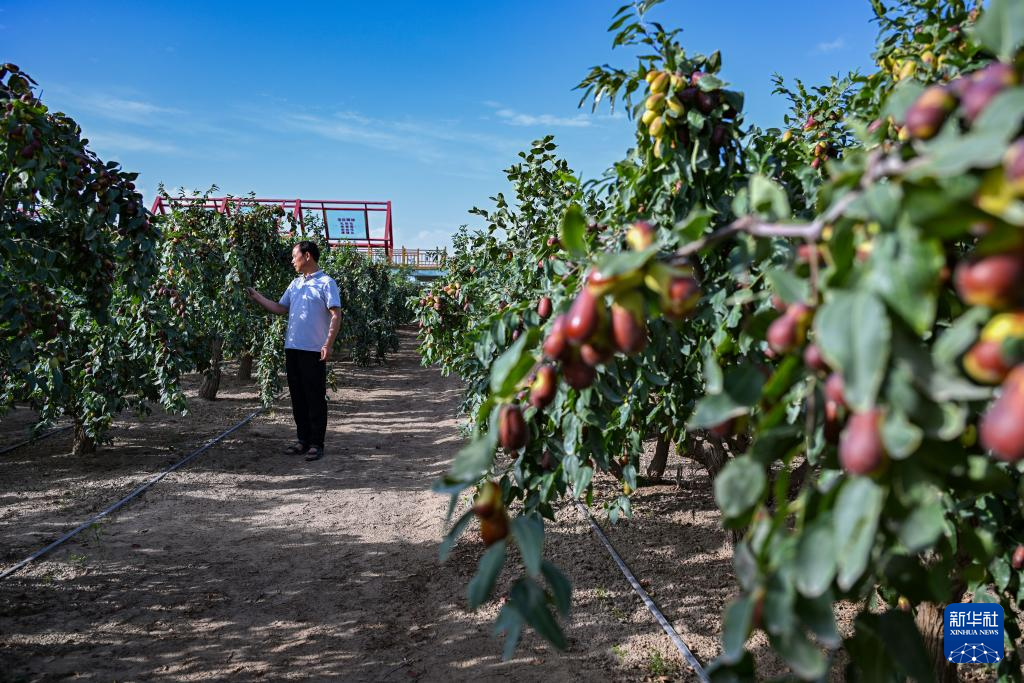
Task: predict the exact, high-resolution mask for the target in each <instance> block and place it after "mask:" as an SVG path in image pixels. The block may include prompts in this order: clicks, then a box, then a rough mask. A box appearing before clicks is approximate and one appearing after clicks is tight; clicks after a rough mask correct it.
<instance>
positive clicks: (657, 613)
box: [0, 500, 711, 683]
mask: <svg viewBox="0 0 1024 683" xmlns="http://www.w3.org/2000/svg"><path fill="white" fill-rule="evenodd" d="M573 502H574V503H576V509H577V510H579V511H580V514H582V515H583V516H584V517H585V518H586V520H587V521H588V522H590V528H591V529H593V530H594V533H595V534H597V538H598V540H600V541H601V544H602V545H604V548H605V550H607V551H608V554H609V555H611V556H612V559H613V560H615V564H617V565H618V566H619V570H620V571H621V572H622V574H623V576H625V577H626V581H629V585H630V586H632V587H633V590H634V591H635V592H636V594H637V595H639V596H640V599H641V600H643V601H644V606H646V607H647V609H648V610H649V611H650V613H651V614H653V615H654V618H655V619H657V620H658V623H659V624H660V625H661V628H662V630H663V631H665V633H666V634H667V635H668V637H669V639H670V640H671V641H672V644H673V645H675V646H676V649H677V650H679V654H681V655H682V656H683V659H685V660H686V662H687V663H688V664H689V665H690V668H691V669H693V673H695V674H696V675H697V678H699V679H700V680H701V681H702V683H710V681H711V679H710V678H708V675H707V673H706V672H705V671H704V667H702V666H701V665H700V662H698V661H697V658H696V657H695V656H694V655H693V653H692V652H690V648H688V647H686V643H684V642H683V639H682V638H680V637H679V634H678V633H676V630H675V629H674V628H672V624H671V623H669V620H668V619H666V618H665V615H664V614H662V612H661V608H659V607H658V605H657V604H656V603H655V602H654V600H652V599H651V596H650V595H648V594H647V591H645V590H644V589H643V587H642V586H641V585H640V582H639V581H637V580H636V577H635V576H633V572H632V571H630V569H629V567H628V566H626V563H625V561H623V559H622V557H621V556H620V555H619V553H617V552H616V551H615V546H613V545H612V542H611V541H609V540H608V537H607V536H605V534H604V531H602V530H601V527H600V526H598V524H597V522H595V521H594V517H593V515H591V514H590V511H589V510H587V508H586V507H584V505H583V503H581V502H580V501H578V500H574V501H573ZM0 578H2V577H0Z"/></svg>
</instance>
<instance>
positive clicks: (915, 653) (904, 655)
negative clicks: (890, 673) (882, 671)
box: [876, 610, 935, 683]
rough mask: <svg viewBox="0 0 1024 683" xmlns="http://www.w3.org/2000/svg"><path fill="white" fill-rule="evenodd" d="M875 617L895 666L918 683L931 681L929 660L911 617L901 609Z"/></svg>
mask: <svg viewBox="0 0 1024 683" xmlns="http://www.w3.org/2000/svg"><path fill="white" fill-rule="evenodd" d="M876 618H877V621H876V628H877V629H878V635H879V637H880V640H881V641H882V642H883V643H885V649H886V650H887V651H888V654H889V658H890V659H891V660H892V661H893V662H894V663H895V664H896V666H898V667H899V668H900V669H902V670H903V671H904V673H906V674H907V675H909V676H910V677H911V678H913V679H914V680H915V681H918V682H919V683H925V682H926V681H934V680H935V676H934V672H933V670H932V667H931V658H930V657H929V656H928V651H927V650H926V649H925V646H924V642H922V640H921V634H920V633H919V632H918V630H917V627H916V626H915V625H914V617H913V616H912V615H911V614H910V613H909V612H904V611H902V610H889V611H888V612H884V613H883V614H880V615H877V617H876Z"/></svg>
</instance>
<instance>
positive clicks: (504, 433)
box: [498, 222, 700, 451]
mask: <svg viewBox="0 0 1024 683" xmlns="http://www.w3.org/2000/svg"><path fill="white" fill-rule="evenodd" d="M654 234H655V231H654V228H653V227H652V226H651V225H650V224H649V223H645V222H639V223H635V224H634V225H632V226H630V228H629V230H628V231H627V235H626V240H627V242H628V243H629V245H630V247H632V248H633V249H634V250H636V251H643V250H646V249H648V248H649V247H651V246H652V245H653V243H654ZM653 296H657V297H658V301H659V308H660V311H661V314H662V315H664V316H665V317H667V318H670V319H673V320H682V319H683V318H685V317H686V316H687V315H689V314H690V313H691V312H692V311H693V309H694V308H695V307H696V305H697V302H698V301H699V300H700V287H699V285H698V283H697V280H696V278H695V277H694V275H693V271H692V270H691V269H690V268H688V267H685V266H673V265H669V264H666V263H663V262H661V261H657V260H652V261H650V262H649V263H647V265H645V266H644V267H641V268H637V269H635V270H632V271H629V272H624V273H617V274H615V275H606V274H604V273H602V272H601V271H600V270H592V271H591V272H590V274H589V276H588V277H587V280H586V285H585V286H584V288H583V289H582V290H581V291H580V292H579V294H577V295H576V298H575V300H574V301H573V303H572V305H571V306H570V307H569V310H568V311H567V312H566V313H564V314H561V315H558V316H556V317H555V319H554V320H553V321H552V323H551V327H550V328H549V330H548V333H547V336H546V337H545V339H544V343H543V352H544V357H545V362H543V363H542V364H541V365H540V367H539V368H538V369H537V371H536V373H535V375H534V378H533V380H532V381H531V383H530V390H529V399H528V400H529V402H530V405H532V406H533V407H534V408H536V409H538V410H543V409H544V408H546V407H547V406H548V405H549V404H550V403H551V402H552V401H553V400H554V398H555V394H556V393H557V391H558V382H559V371H560V372H561V376H562V378H564V379H565V382H566V383H567V384H568V385H569V386H570V387H572V388H574V389H577V390H581V389H585V388H586V387H589V386H590V385H591V384H592V383H593V382H594V379H595V377H596V375H597V366H599V365H601V364H603V363H606V362H607V361H608V360H610V359H611V358H612V356H613V355H614V354H615V353H617V352H618V353H624V354H626V355H631V354H635V353H639V352H640V351H642V350H643V349H644V348H645V347H646V345H647V313H648V298H649V297H650V298H653ZM609 297H610V298H611V305H610V306H609V305H608V302H607V299H608V298H609ZM537 314H538V315H539V316H540V317H541V318H542V319H545V320H546V319H547V318H548V317H550V316H551V314H552V304H551V299H550V298H548V297H546V296H545V297H542V298H541V299H540V301H539V302H538V304H537ZM498 432H499V434H498V442H499V444H500V445H501V446H502V447H503V448H505V449H508V450H510V451H516V450H518V449H520V448H522V447H523V446H525V445H526V442H527V439H528V434H529V431H528V429H527V425H526V422H525V420H524V419H523V414H522V410H521V409H520V407H519V406H518V405H516V404H508V405H505V406H503V407H502V408H501V413H500V415H499V421H498Z"/></svg>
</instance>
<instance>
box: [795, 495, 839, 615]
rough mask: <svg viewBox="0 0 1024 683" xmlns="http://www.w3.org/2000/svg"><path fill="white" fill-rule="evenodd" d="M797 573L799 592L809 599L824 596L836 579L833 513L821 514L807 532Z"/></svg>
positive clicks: (804, 533) (798, 560) (797, 559)
mask: <svg viewBox="0 0 1024 683" xmlns="http://www.w3.org/2000/svg"><path fill="white" fill-rule="evenodd" d="M794 569H795V570H796V578H795V582H796V588H797V590H798V591H800V593H802V594H803V595H806V596H807V597H809V598H816V597H818V596H820V595H823V594H824V593H825V591H826V590H828V587H829V586H830V585H832V578H833V577H834V576H835V575H836V539H835V536H834V535H833V528H832V515H831V513H828V512H825V513H822V514H819V515H818V516H817V517H815V518H814V519H813V520H812V521H811V522H810V524H808V525H807V527H806V528H805V529H804V532H803V534H801V536H800V543H799V545H798V546H797V551H796V559H795V562H794Z"/></svg>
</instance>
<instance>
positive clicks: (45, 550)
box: [0, 392, 284, 581]
mask: <svg viewBox="0 0 1024 683" xmlns="http://www.w3.org/2000/svg"><path fill="white" fill-rule="evenodd" d="M283 395H284V393H283V392H282V393H280V394H278V395H277V396H275V397H274V400H275V401H276V400H277V399H279V398H281V397H282V396H283ZM266 409H267V407H262V408H260V409H259V410H254V411H253V412H252V413H250V414H249V416H248V417H246V418H245V419H244V420H242V421H241V422H239V423H238V424H236V425H235V426H234V427H232V428H230V429H228V430H225V431H223V432H221V433H220V434H218V435H217V436H215V437H213V438H212V439H210V440H209V441H207V442H206V443H205V444H203V445H202V446H200V447H199V448H197V449H196V450H194V451H192V452H191V453H189V454H188V455H186V456H185V457H184V458H182V459H181V460H179V461H178V462H176V463H174V464H173V465H171V466H170V467H167V468H165V469H164V470H162V471H161V472H160V473H159V474H157V475H155V476H153V477H151V478H150V479H149V480H148V481H146V482H145V483H143V484H140V485H138V486H136V487H135V488H134V489H133V490H132V492H131V493H129V494H128V495H127V496H125V497H124V498H122V499H121V500H119V501H117V502H116V503H114V504H113V505H111V506H110V507H108V508H107V509H106V510H104V511H103V512H99V513H97V514H95V515H93V516H92V517H90V518H89V519H87V520H86V521H84V522H82V523H81V524H79V525H78V526H76V527H75V528H74V529H72V530H71V531H69V532H67V533H66V534H64V535H63V536H61V537H60V538H58V539H57V540H56V541H54V542H53V543H51V544H50V545H48V546H46V547H44V548H40V549H39V550H37V551H35V552H34V553H32V554H31V555H29V556H28V557H26V558H25V559H24V560H22V561H21V562H19V563H18V564H16V565H14V566H13V567H9V568H8V569H5V570H4V571H3V573H0V581H3V580H4V579H6V578H7V577H8V576H10V575H11V574H14V573H15V572H17V571H20V570H21V569H24V568H25V567H26V566H27V565H28V564H30V563H32V562H35V561H36V560H38V559H39V558H40V557H42V556H43V555H46V554H47V553H49V552H50V551H51V550H53V549H55V548H58V547H60V546H61V545H63V544H64V542H65V541H67V540H68V539H71V538H74V537H75V536H77V535H78V534H80V533H81V532H83V531H85V530H86V529H88V528H89V527H91V526H92V525H93V524H95V523H96V522H98V521H100V520H101V519H103V518H104V517H106V516H107V515H109V514H110V513H111V512H115V511H117V510H119V509H120V508H122V507H124V506H125V505H126V504H127V503H128V502H129V501H131V500H132V499H133V498H136V497H137V496H139V495H140V494H141V493H142V492H143V491H145V490H146V489H148V488H150V487H151V486H153V485H154V484H156V483H157V482H158V481H160V480H161V479H163V478H164V477H166V476H167V475H168V474H170V473H171V472H174V471H175V470H177V469H180V468H182V467H184V466H185V465H187V464H188V463H190V462H191V461H192V460H194V459H195V458H197V457H199V456H200V455H202V454H203V453H205V452H206V451H208V450H210V448H212V447H213V446H214V445H216V444H217V443H218V442H220V441H221V440H223V439H224V437H226V436H228V435H229V434H231V433H233V432H235V431H236V430H238V429H240V428H242V427H244V426H245V425H247V424H249V422H251V421H252V419H253V418H254V417H256V416H257V415H259V414H260V413H262V412H263V411H264V410H266Z"/></svg>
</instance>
